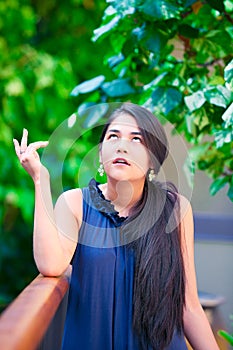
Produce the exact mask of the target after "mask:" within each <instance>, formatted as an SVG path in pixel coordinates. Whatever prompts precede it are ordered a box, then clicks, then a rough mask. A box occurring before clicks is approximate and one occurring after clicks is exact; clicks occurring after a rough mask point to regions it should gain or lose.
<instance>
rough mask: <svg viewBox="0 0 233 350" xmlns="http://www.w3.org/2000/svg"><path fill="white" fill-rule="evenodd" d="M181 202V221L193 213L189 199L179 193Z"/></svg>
mask: <svg viewBox="0 0 233 350" xmlns="http://www.w3.org/2000/svg"><path fill="white" fill-rule="evenodd" d="M178 197H179V204H180V215H181V221H183V220H185V219H186V218H187V217H188V216H190V215H191V216H192V215H193V211H192V206H191V203H190V202H189V200H188V199H187V198H186V197H185V196H183V195H182V194H179V195H178Z"/></svg>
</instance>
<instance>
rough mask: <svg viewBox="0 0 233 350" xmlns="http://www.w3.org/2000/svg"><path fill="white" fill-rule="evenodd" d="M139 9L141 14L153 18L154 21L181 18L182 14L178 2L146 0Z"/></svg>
mask: <svg viewBox="0 0 233 350" xmlns="http://www.w3.org/2000/svg"><path fill="white" fill-rule="evenodd" d="M138 8H139V10H140V11H141V12H143V13H144V14H146V15H147V16H150V17H152V18H153V19H154V20H158V19H159V20H162V19H163V20H166V19H169V18H174V17H179V13H180V11H179V7H178V6H177V2H176V1H165V0H157V1H154V0H145V1H144V2H143V4H142V5H140V6H139V7H138Z"/></svg>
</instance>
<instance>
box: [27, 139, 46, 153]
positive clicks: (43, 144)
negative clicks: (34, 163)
mask: <svg viewBox="0 0 233 350" xmlns="http://www.w3.org/2000/svg"><path fill="white" fill-rule="evenodd" d="M48 144H49V141H36V142H33V143H30V145H29V146H28V150H29V151H30V150H32V151H37V150H38V149H39V148H44V147H46V146H48Z"/></svg>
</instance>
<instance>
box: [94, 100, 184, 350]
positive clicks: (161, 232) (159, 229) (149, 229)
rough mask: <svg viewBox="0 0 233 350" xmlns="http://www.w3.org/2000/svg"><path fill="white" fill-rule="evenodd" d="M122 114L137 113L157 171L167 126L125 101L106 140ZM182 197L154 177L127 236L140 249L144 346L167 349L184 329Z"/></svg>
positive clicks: (137, 304) (136, 298) (137, 312)
mask: <svg viewBox="0 0 233 350" xmlns="http://www.w3.org/2000/svg"><path fill="white" fill-rule="evenodd" d="M120 114H129V115H131V116H133V117H134V118H135V120H136V122H137V124H138V127H139V129H140V131H141V133H142V136H143V140H144V142H145V146H146V147H147V148H148V150H149V153H150V157H151V162H152V164H153V169H154V171H155V173H156V174H157V173H158V172H159V169H160V167H161V165H162V164H163V162H164V160H165V159H166V157H167V155H168V144H167V138H166V134H165V132H164V129H163V127H162V125H161V124H160V122H159V121H158V119H156V118H155V116H154V115H153V114H152V113H151V112H150V111H149V110H147V109H145V108H143V107H140V106H138V105H135V104H132V103H124V104H122V105H121V107H120V108H118V109H117V110H116V111H114V112H113V114H112V115H111V116H110V118H109V120H108V123H107V124H106V125H105V128H104V130H103V133H102V136H101V139H100V142H102V141H103V139H104V135H105V133H106V131H107V129H108V126H109V125H110V123H111V122H112V121H113V120H114V119H115V118H116V117H117V116H119V115H120ZM179 222H180V213H179V197H178V193H177V190H176V188H175V186H174V185H172V184H169V183H159V182H158V181H148V176H147V179H146V181H145V184H144V190H143V195H142V198H141V199H140V201H139V202H138V203H137V204H136V206H135V207H134V208H132V210H131V212H130V215H129V219H128V220H127V221H126V223H125V225H124V230H123V234H124V237H125V238H126V240H127V237H128V235H131V243H130V244H129V246H130V247H131V248H133V249H134V251H135V278H134V295H133V304H134V310H133V327H134V330H135V331H136V332H137V334H138V335H139V339H140V342H141V347H142V349H147V345H148V344H149V345H150V346H151V347H152V348H153V349H155V350H163V349H165V348H166V347H167V346H168V345H169V343H170V342H171V339H172V336H173V334H174V332H175V331H177V332H178V333H181V332H182V330H183V308H184V304H185V275H184V264H183V259H182V251H181V237H180V225H179Z"/></svg>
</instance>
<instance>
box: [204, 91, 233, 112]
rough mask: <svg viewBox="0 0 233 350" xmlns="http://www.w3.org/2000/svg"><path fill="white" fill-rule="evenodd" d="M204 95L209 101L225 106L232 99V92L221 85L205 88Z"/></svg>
mask: <svg viewBox="0 0 233 350" xmlns="http://www.w3.org/2000/svg"><path fill="white" fill-rule="evenodd" d="M204 96H205V98H206V100H207V101H208V102H209V103H211V104H213V105H216V106H220V107H223V108H226V107H227V106H228V104H229V103H230V101H231V92H230V91H229V90H228V89H227V88H225V87H224V86H221V85H218V86H214V87H208V88H206V89H204Z"/></svg>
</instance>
